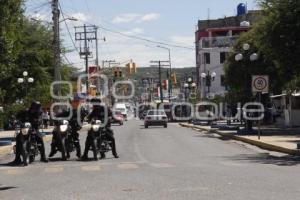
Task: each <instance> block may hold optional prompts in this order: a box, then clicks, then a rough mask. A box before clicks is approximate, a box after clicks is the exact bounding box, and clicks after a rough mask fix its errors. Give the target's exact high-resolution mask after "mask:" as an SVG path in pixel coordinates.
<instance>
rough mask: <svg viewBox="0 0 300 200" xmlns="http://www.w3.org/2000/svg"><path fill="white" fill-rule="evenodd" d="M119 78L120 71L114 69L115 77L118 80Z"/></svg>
mask: <svg viewBox="0 0 300 200" xmlns="http://www.w3.org/2000/svg"><path fill="white" fill-rule="evenodd" d="M118 76H119V70H118V69H117V68H115V69H114V77H115V78H118Z"/></svg>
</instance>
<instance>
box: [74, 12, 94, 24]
mask: <svg viewBox="0 0 300 200" xmlns="http://www.w3.org/2000/svg"><path fill="white" fill-rule="evenodd" d="M71 16H72V17H74V18H75V19H77V20H78V21H80V22H87V21H89V20H90V19H91V17H90V16H89V15H86V14H84V13H80V12H79V13H74V14H72V15H71Z"/></svg>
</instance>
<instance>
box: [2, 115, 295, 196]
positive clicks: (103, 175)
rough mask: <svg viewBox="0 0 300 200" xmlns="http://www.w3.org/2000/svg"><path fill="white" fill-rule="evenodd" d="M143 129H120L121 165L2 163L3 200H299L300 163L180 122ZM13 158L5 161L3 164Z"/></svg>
mask: <svg viewBox="0 0 300 200" xmlns="http://www.w3.org/2000/svg"><path fill="white" fill-rule="evenodd" d="M141 125H142V122H141V121H139V120H130V121H128V122H127V123H126V124H125V125H124V126H114V127H113V129H114V130H115V136H116V142H117V150H118V153H119V155H120V158H119V159H114V158H113V156H112V155H111V154H110V153H109V155H107V158H106V159H105V160H100V161H97V162H94V161H89V162H80V161H76V158H75V155H74V154H75V153H73V154H72V159H71V160H70V161H66V162H61V161H59V160H58V161H52V162H49V163H48V164H44V163H40V162H36V163H34V164H33V165H30V166H28V167H8V166H5V165H1V166H0V199H1V200H6V199H13V200H15V199H25V200H28V199H29V200H31V199H39V200H44V199H56V200H60V199H61V200H68V199H70V200H76V199H97V200H98V199H104V200H109V199H120V200H126V199H128V200H133V199H139V200H140V199H164V200H166V199H170V200H177V199H185V200H187V199H197V200H199V199H201V200H206V199H214V200H216V199H222V200H227V199H228V200H235V199H236V200H241V199H247V200H252V199H255V200H256V199H259V200H265V199H270V200H276V199H282V200H288V199H291V200H295V199H299V195H300V173H299V172H300V166H299V164H300V162H299V160H297V159H292V158H289V157H285V156H283V157H280V156H279V157H276V156H270V155H268V154H266V153H264V151H261V150H258V149H256V148H252V147H249V146H244V145H242V144H240V143H235V142H233V141H227V140H224V139H220V138H216V137H215V136H208V135H205V134H199V133H198V132H196V131H193V130H191V129H186V128H182V127H180V126H179V125H178V124H169V126H168V128H167V129H165V128H161V127H158V128H156V127H155V128H149V129H144V128H143V126H141ZM84 140H85V134H84V133H83V134H82V140H81V143H82V144H83V143H84ZM46 146H47V147H49V144H46ZM48 153H49V148H48V149H47V154H48ZM90 155H91V154H90ZM12 159H13V156H12V155H10V156H5V157H3V156H2V157H1V159H0V162H2V163H5V162H9V161H11V160H12Z"/></svg>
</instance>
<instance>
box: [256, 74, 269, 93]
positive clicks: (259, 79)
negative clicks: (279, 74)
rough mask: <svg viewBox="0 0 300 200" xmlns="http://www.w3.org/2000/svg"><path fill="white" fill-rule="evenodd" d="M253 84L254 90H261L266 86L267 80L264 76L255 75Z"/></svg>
mask: <svg viewBox="0 0 300 200" xmlns="http://www.w3.org/2000/svg"><path fill="white" fill-rule="evenodd" d="M253 86H254V87H255V89H256V90H260V91H263V90H265V89H266V88H267V87H268V81H267V79H265V78H264V77H257V78H255V79H254V81H253Z"/></svg>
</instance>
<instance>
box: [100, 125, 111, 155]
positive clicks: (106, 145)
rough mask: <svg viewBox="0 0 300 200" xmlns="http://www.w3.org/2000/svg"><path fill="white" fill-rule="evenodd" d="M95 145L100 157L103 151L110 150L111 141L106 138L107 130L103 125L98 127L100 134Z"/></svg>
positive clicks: (103, 153)
mask: <svg viewBox="0 0 300 200" xmlns="http://www.w3.org/2000/svg"><path fill="white" fill-rule="evenodd" d="M97 147H98V151H99V153H100V155H101V157H102V156H104V155H105V153H107V152H109V151H111V150H112V149H111V141H109V140H108V139H107V130H106V128H105V127H101V128H100V134H99V137H98V138H97Z"/></svg>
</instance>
